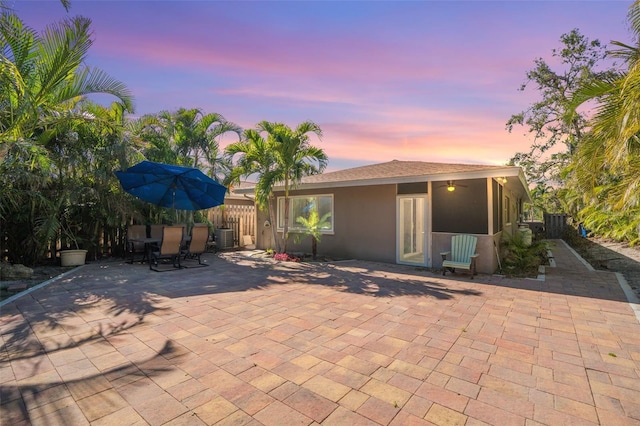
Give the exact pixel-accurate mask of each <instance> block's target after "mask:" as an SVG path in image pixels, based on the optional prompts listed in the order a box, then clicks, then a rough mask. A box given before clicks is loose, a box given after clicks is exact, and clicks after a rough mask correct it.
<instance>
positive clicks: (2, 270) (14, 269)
mask: <svg viewBox="0 0 640 426" xmlns="http://www.w3.org/2000/svg"><path fill="white" fill-rule="evenodd" d="M32 276H33V269H31V268H28V267H26V266H24V265H20V264H18V265H12V264H10V263H4V262H3V263H0V280H3V281H13V280H28V279H30V278H31V277H32Z"/></svg>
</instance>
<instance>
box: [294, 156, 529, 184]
mask: <svg viewBox="0 0 640 426" xmlns="http://www.w3.org/2000/svg"><path fill="white" fill-rule="evenodd" d="M511 169H513V171H514V172H515V174H517V170H518V167H510V166H495V165H486V164H446V163H428V162H423V161H398V160H393V161H389V162H386V163H379V164H371V165H368V166H361V167H354V168H352V169H346V170H339V171H335V172H329V173H322V174H319V175H314V176H308V177H305V178H303V179H302V184H323V183H326V184H330V183H337V182H345V183H346V182H351V181H367V180H378V179H381V180H385V179H394V178H407V177H418V176H420V177H423V178H424V177H427V176H433V175H443V174H447V175H451V174H464V173H471V172H489V171H498V170H501V171H504V170H511Z"/></svg>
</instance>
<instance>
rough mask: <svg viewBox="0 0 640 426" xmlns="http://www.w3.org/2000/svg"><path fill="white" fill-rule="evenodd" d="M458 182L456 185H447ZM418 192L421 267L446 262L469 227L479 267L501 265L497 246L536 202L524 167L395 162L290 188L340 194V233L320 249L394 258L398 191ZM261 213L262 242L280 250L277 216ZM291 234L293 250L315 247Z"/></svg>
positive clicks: (336, 197)
mask: <svg viewBox="0 0 640 426" xmlns="http://www.w3.org/2000/svg"><path fill="white" fill-rule="evenodd" d="M452 182H453V183H455V186H456V188H455V190H454V191H448V190H447V187H448V186H449V183H452ZM275 194H276V196H283V195H284V194H283V192H282V191H280V192H278V191H276V192H275ZM413 194H424V195H426V199H427V204H426V207H427V210H426V211H427V212H426V215H427V221H426V224H425V234H426V240H427V243H426V254H427V256H426V258H427V261H426V262H425V264H424V265H422V266H427V267H432V268H438V269H439V268H441V267H442V259H441V256H440V253H441V252H444V251H449V250H450V248H451V237H452V236H453V235H455V234H460V233H465V234H471V235H475V236H476V237H478V243H477V248H476V251H477V252H478V253H479V254H480V258H479V259H478V272H480V273H494V272H496V271H497V270H498V269H499V261H498V255H497V254H496V250H497V251H498V253H500V252H501V251H500V250H501V247H500V245H501V242H502V240H503V239H504V238H509V236H511V235H513V234H515V233H516V232H518V222H519V220H520V216H521V213H522V205H523V203H524V202H527V201H530V199H529V196H528V193H527V184H526V181H525V180H524V176H523V174H522V170H521V169H520V168H518V167H510V166H481V165H480V166H478V165H460V164H438V163H422V162H398V161H395V160H394V161H391V162H388V163H382V164H377V165H371V166H363V167H360V168H354V169H348V170H344V171H339V172H332V173H328V174H323V175H316V176H312V177H310V178H308V179H307V180H304V181H303V183H302V184H301V185H300V187H299V188H298V189H296V190H292V191H290V195H291V196H300V195H333V209H334V210H333V222H334V232H333V233H330V234H329V233H327V234H323V236H322V238H321V240H320V242H319V243H318V247H317V248H318V254H319V255H327V256H330V257H334V258H342V259H361V260H372V261H379V262H388V263H396V262H397V259H398V258H397V251H396V250H397V247H396V245H397V241H398V239H397V235H396V234H397V232H398V231H397V230H398V224H397V222H398V218H397V205H398V197H399V196H409V197H411V196H412V195H413ZM257 215H258V216H257V224H258V229H257V238H256V246H257V247H258V248H261V249H265V250H266V249H270V248H271V249H275V248H276V244H275V243H274V241H273V236H272V235H273V233H272V229H271V227H272V226H275V224H276V218H273V220H267V219H269V216H268V213H267V212H266V211H258V212H257ZM266 225H270V226H266ZM290 235H291V238H290V239H289V241H288V243H287V252H289V253H310V252H311V238H310V237H308V236H304V237H303V239H302V240H301V241H298V242H296V239H295V235H296V234H294V233H293V232H292V233H290ZM417 266H420V265H417Z"/></svg>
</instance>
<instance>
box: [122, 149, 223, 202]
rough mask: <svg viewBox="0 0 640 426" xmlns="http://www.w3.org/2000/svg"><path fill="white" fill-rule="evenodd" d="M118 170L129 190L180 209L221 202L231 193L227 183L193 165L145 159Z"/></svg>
mask: <svg viewBox="0 0 640 426" xmlns="http://www.w3.org/2000/svg"><path fill="white" fill-rule="evenodd" d="M115 174H116V176H117V177H118V179H119V180H120V184H121V185H122V188H123V189H124V190H125V191H127V192H128V193H129V194H131V195H134V196H136V197H138V198H140V199H141V200H144V201H148V202H150V203H152V204H155V205H157V206H161V207H168V208H172V209H177V210H202V209H208V208H211V207H216V206H219V205H221V204H224V197H225V195H226V193H227V188H226V187H224V186H223V185H221V184H219V183H218V182H216V181H215V180H213V179H211V178H210V177H208V176H207V175H205V174H204V173H202V172H201V171H200V170H198V169H194V168H191V167H181V166H174V165H171V164H162V163H154V162H151V161H143V162H141V163H138V164H136V165H135V166H132V167H129V168H128V169H127V170H125V171H117V172H115Z"/></svg>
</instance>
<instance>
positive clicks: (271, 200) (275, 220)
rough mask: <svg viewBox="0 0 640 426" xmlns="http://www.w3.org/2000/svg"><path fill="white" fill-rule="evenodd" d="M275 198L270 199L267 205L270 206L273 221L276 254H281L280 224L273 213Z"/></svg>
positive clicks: (272, 228) (270, 218)
mask: <svg viewBox="0 0 640 426" xmlns="http://www.w3.org/2000/svg"><path fill="white" fill-rule="evenodd" d="M273 199H274V197H273V196H270V197H269V202H268V203H267V204H268V205H269V207H268V209H269V216H270V217H269V220H270V221H271V232H272V233H273V242H274V243H275V244H276V253H281V252H280V240H279V239H278V224H277V218H276V215H275V214H274V211H273Z"/></svg>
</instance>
